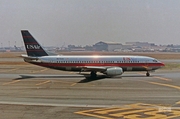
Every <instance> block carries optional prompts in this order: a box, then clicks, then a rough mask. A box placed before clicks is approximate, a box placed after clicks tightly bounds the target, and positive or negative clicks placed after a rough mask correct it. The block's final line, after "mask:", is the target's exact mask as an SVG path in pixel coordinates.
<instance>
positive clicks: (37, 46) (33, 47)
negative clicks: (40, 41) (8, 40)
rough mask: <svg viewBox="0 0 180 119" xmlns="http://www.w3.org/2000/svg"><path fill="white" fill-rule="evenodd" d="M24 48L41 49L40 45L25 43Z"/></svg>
mask: <svg viewBox="0 0 180 119" xmlns="http://www.w3.org/2000/svg"><path fill="white" fill-rule="evenodd" d="M26 48H27V49H28V50H40V49H41V46H40V45H29V44H28V45H26Z"/></svg>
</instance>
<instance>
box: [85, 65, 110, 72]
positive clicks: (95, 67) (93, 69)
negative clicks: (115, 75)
mask: <svg viewBox="0 0 180 119" xmlns="http://www.w3.org/2000/svg"><path fill="white" fill-rule="evenodd" d="M107 68H108V67H100V66H99V67H98V66H84V67H82V71H99V72H101V71H106V69H107Z"/></svg>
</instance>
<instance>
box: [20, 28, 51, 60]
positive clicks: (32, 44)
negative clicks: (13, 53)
mask: <svg viewBox="0 0 180 119" xmlns="http://www.w3.org/2000/svg"><path fill="white" fill-rule="evenodd" d="M21 33H22V37H23V40H24V45H25V48H26V52H27V55H28V56H34V57H40V56H48V54H47V53H46V51H45V50H44V49H43V48H42V46H41V45H40V44H39V43H38V42H37V41H36V40H35V39H34V38H33V36H32V35H31V34H30V33H29V31H27V30H21Z"/></svg>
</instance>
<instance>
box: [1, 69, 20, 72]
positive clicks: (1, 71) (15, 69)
mask: <svg viewBox="0 0 180 119" xmlns="http://www.w3.org/2000/svg"><path fill="white" fill-rule="evenodd" d="M18 69H20V68H15V69H10V70H5V71H0V72H1V73H4V72H10V71H16V70H18Z"/></svg>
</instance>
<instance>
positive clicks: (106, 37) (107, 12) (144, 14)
mask: <svg viewBox="0 0 180 119" xmlns="http://www.w3.org/2000/svg"><path fill="white" fill-rule="evenodd" d="M21 29H27V30H29V31H30V32H31V34H32V35H33V36H34V37H35V38H36V39H37V40H38V41H39V42H40V43H42V44H43V45H44V46H52V45H53V46H62V45H63V44H65V45H68V44H75V45H93V44H95V43H97V42H98V41H111V42H120V43H123V44H124V43H125V42H129V41H142V42H152V43H157V44H180V0H0V43H1V45H3V46H9V43H10V45H11V46H13V45H14V44H15V43H16V44H17V46H21V45H22V37H21V34H20V30H21Z"/></svg>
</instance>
